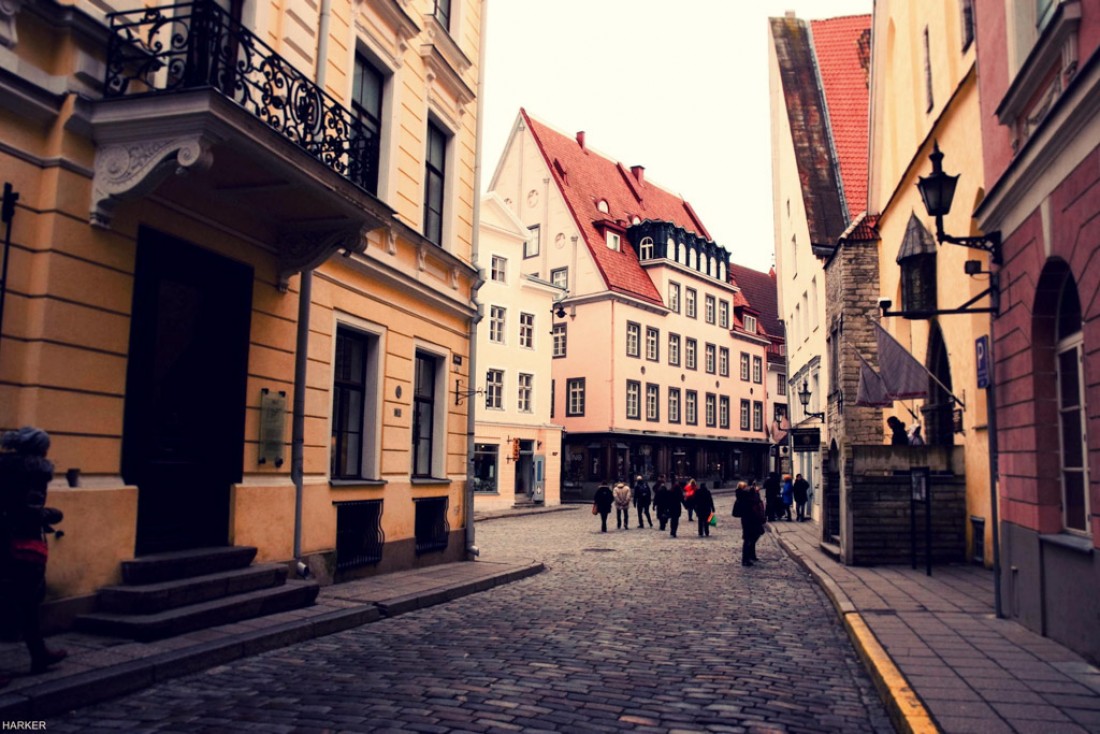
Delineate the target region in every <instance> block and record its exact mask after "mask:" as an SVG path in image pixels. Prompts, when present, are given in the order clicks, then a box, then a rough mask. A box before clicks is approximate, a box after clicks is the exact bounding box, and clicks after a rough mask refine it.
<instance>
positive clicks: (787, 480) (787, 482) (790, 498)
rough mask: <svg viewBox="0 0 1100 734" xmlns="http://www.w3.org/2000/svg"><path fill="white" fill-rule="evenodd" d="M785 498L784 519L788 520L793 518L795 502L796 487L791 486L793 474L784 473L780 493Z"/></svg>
mask: <svg viewBox="0 0 1100 734" xmlns="http://www.w3.org/2000/svg"><path fill="white" fill-rule="evenodd" d="M779 496H780V498H781V499H782V500H783V519H784V520H787V521H788V522H789V521H790V519H791V504H792V503H793V502H794V488H793V487H792V486H791V475H790V474H784V475H783V489H782V490H781V491H780V494H779Z"/></svg>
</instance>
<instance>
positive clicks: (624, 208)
mask: <svg viewBox="0 0 1100 734" xmlns="http://www.w3.org/2000/svg"><path fill="white" fill-rule="evenodd" d="M520 113H521V114H522V115H523V119H524V122H525V124H526V125H527V127H528V129H529V130H530V131H531V133H532V135H533V136H534V138H535V141H536V143H537V144H538V146H539V149H540V150H541V151H542V154H543V157H544V158H545V160H546V167H547V170H549V171H550V172H551V175H552V176H553V177H554V181H555V182H556V183H557V186H558V190H559V191H561V193H562V196H563V197H564V198H565V201H566V204H567V205H568V206H569V209H570V211H571V212H572V214H573V219H574V220H575V221H576V223H577V226H578V227H579V228H580V231H581V233H582V234H583V236H584V240H585V242H586V243H587V244H588V249H589V252H591V253H592V257H593V259H594V260H595V261H596V265H597V267H598V268H599V269H600V273H601V274H602V275H603V278H604V282H605V283H606V284H607V287H608V289H609V290H611V291H614V292H617V293H624V294H627V295H631V296H634V297H636V298H640V299H642V300H645V301H650V302H653V303H658V304H662V305H663V304H664V300H663V299H662V298H661V294H660V293H658V291H657V288H656V287H655V286H654V285H653V281H652V280H651V279H650V277H649V275H648V274H647V273H646V272H645V270H644V269H643V268H642V267H641V265H640V264H639V262H638V256H637V254H636V253H635V252H634V250H633V248H631V247H629V246H627V245H626V244H625V243H626V236H625V234H624V236H623V241H624V246H623V248H622V252H615V251H614V250H609V249H608V248H607V245H606V244H605V238H604V234H603V232H602V231H601V229H600V227H599V226H598V225H599V224H600V223H610V224H611V225H613V226H616V227H617V228H618V230H620V231H623V232H625V230H626V228H627V227H629V226H630V225H631V223H632V220H633V218H634V217H638V219H639V220H641V221H645V220H646V219H651V220H654V221H663V222H671V223H673V224H675V225H677V226H679V227H682V228H683V229H685V230H688V231H689V232H694V233H695V234H698V235H700V236H701V237H704V238H706V239H707V240H710V239H711V237H710V233H709V232H707V230H706V227H704V226H703V223H702V221H700V219H699V217H698V215H697V214H696V213H695V210H694V209H692V207H691V204H689V203H688V202H686V201H684V200H683V199H682V198H680V197H679V196H676V195H675V194H671V193H669V192H667V191H665V190H664V189H662V188H660V187H658V186H654V185H653V184H651V183H649V182H648V181H646V180H645V174H644V169H642V168H641V167H640V166H635V167H631V168H627V167H625V166H623V164H621V163H618V162H616V161H612V160H610V159H608V158H605V157H604V156H602V155H600V154H599V153H597V152H595V151H594V150H592V149H591V148H589V147H587V146H586V145H585V144H584V134H583V133H578V135H577V137H576V138H573V137H569V136H566V135H563V134H562V133H559V132H558V131H556V130H554V129H552V128H550V127H549V126H547V125H545V124H543V123H541V122H539V121H537V120H535V119H533V118H532V117H531V116H530V115H528V114H527V111H526V110H523V109H521V110H520ZM600 200H604V201H606V202H607V205H608V213H606V214H605V213H604V212H601V211H600V210H599V209H598V208H597V203H598V202H599V201H600Z"/></svg>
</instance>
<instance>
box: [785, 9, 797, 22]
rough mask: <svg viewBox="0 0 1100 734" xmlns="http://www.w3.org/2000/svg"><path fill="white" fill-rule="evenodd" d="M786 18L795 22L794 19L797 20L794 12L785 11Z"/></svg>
mask: <svg viewBox="0 0 1100 734" xmlns="http://www.w3.org/2000/svg"><path fill="white" fill-rule="evenodd" d="M787 17H788V18H789V19H790V20H795V19H797V18H798V15H796V14H795V12H794V11H793V10H788V11H787Z"/></svg>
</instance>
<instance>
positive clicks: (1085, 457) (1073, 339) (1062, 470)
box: [1054, 331, 1091, 536]
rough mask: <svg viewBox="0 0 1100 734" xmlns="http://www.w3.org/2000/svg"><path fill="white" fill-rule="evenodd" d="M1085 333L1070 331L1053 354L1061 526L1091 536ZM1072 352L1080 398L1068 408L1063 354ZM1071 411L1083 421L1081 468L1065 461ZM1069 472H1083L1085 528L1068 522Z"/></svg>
mask: <svg viewBox="0 0 1100 734" xmlns="http://www.w3.org/2000/svg"><path fill="white" fill-rule="evenodd" d="M1083 334H1084V332H1082V331H1078V332H1076V333H1075V334H1071V335H1070V336H1068V337H1066V338H1065V339H1062V340H1061V341H1060V342H1058V345H1057V347H1056V349H1055V357H1054V359H1055V362H1054V364H1055V371H1056V372H1057V377H1058V380H1057V389H1058V447H1059V451H1058V469H1059V471H1058V484H1059V489H1060V494H1061V499H1062V529H1063V530H1064V531H1065V532H1067V533H1072V534H1073V535H1082V536H1090V535H1091V526H1090V523H1089V518H1090V517H1091V515H1090V512H1091V508H1090V503H1089V494H1090V488H1089V466H1088V464H1089V445H1088V419H1087V413H1088V411H1087V409H1086V403H1085V396H1086V393H1085V385H1084V382H1085V380H1084V377H1085V375H1084V367H1085V365H1084V360H1083V359H1082V356H1083V348H1084V343H1083ZM1070 352H1073V353H1074V354H1076V358H1077V401H1078V404H1077V405H1076V406H1074V407H1072V408H1068V409H1067V408H1065V407H1063V405H1062V387H1063V386H1062V381H1063V379H1064V378H1063V377H1062V368H1061V362H1062V356H1063V355H1065V354H1067V353H1070ZM1071 411H1073V412H1076V413H1077V416H1078V420H1079V421H1080V428H1079V430H1080V435H1081V447H1080V449H1079V450H1080V453H1081V459H1082V464H1083V465H1082V466H1080V467H1068V466H1066V463H1065V460H1066V436H1065V429H1064V427H1063V425H1062V423H1063V419H1062V416H1063V415H1064V414H1067V413H1069V412H1071ZM1067 472H1075V473H1080V475H1081V486H1082V491H1083V494H1084V496H1083V498H1082V501H1083V503H1084V508H1083V509H1084V518H1085V527H1084V528H1077V527H1071V526H1070V524H1069V522H1068V517H1067V513H1066V509H1067V507H1068V502H1067V501H1066V473H1067Z"/></svg>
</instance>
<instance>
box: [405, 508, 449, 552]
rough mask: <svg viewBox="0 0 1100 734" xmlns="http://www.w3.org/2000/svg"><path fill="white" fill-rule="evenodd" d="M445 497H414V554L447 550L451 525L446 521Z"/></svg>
mask: <svg viewBox="0 0 1100 734" xmlns="http://www.w3.org/2000/svg"><path fill="white" fill-rule="evenodd" d="M448 501H449V500H448V498H447V497H423V498H420V499H414V500H413V502H415V503H416V505H415V506H416V513H415V515H414V519H413V533H414V534H415V537H416V554H417V555H420V554H421V553H431V552H433V551H445V550H447V540H448V538H450V535H451V526H450V524H448V522H447V504H448Z"/></svg>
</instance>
